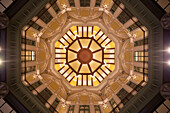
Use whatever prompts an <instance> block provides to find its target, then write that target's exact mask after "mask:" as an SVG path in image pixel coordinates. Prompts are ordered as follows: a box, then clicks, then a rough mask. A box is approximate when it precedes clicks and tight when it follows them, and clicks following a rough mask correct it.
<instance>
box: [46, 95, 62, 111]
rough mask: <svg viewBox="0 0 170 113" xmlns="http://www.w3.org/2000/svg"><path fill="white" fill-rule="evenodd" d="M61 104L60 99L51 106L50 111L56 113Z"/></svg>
mask: <svg viewBox="0 0 170 113" xmlns="http://www.w3.org/2000/svg"><path fill="white" fill-rule="evenodd" d="M59 102H60V100H59V99H58V98H56V99H55V101H54V102H53V103H52V105H51V106H50V108H49V110H50V111H51V112H54V111H55V109H56V107H57V106H58V104H59Z"/></svg>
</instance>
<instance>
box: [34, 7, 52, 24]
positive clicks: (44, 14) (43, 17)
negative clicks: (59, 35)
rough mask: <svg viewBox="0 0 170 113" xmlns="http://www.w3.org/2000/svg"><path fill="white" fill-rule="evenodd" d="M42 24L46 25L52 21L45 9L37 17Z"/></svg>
mask: <svg viewBox="0 0 170 113" xmlns="http://www.w3.org/2000/svg"><path fill="white" fill-rule="evenodd" d="M37 16H38V17H39V18H40V19H41V20H42V21H43V22H45V23H46V24H48V23H49V22H50V21H51V20H52V18H53V17H52V16H51V15H50V13H49V12H48V11H47V9H45V8H43V9H42V10H41V11H40V12H39V13H38V15H37Z"/></svg>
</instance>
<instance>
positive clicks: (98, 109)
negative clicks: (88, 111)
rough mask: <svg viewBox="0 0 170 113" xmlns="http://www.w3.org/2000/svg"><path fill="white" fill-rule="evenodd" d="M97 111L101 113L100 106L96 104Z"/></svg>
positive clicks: (96, 112)
mask: <svg viewBox="0 0 170 113" xmlns="http://www.w3.org/2000/svg"><path fill="white" fill-rule="evenodd" d="M94 109H95V113H101V110H100V106H99V105H94Z"/></svg>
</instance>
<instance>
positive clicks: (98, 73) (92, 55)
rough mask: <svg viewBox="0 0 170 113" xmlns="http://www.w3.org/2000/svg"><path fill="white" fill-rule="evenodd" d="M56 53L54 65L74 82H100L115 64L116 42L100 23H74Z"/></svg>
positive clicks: (88, 83) (92, 83) (61, 40)
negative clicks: (103, 29) (79, 24)
mask: <svg viewBox="0 0 170 113" xmlns="http://www.w3.org/2000/svg"><path fill="white" fill-rule="evenodd" d="M55 54H56V58H55V69H56V70H57V71H58V72H60V74H61V75H62V76H63V77H64V78H65V79H66V80H67V81H68V82H69V83H70V84H71V85H72V86H98V85H99V84H100V83H101V82H102V81H103V79H105V78H106V77H107V76H108V75H109V74H110V72H112V71H113V70H114V68H115V56H114V55H115V44H114V42H113V41H112V40H110V39H109V38H108V37H107V36H106V35H105V33H103V32H102V31H101V29H100V28H99V27H98V26H81V27H80V26H72V27H71V28H70V29H69V31H68V32H67V33H65V35H64V36H63V37H62V38H60V39H59V40H58V41H57V42H56V43H55Z"/></svg>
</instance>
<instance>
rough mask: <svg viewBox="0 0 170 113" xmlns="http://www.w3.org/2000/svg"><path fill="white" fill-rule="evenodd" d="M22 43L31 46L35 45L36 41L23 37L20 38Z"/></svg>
mask: <svg viewBox="0 0 170 113" xmlns="http://www.w3.org/2000/svg"><path fill="white" fill-rule="evenodd" d="M22 43H23V44H25V43H26V45H32V46H36V42H35V41H33V40H30V39H25V38H22Z"/></svg>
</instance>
